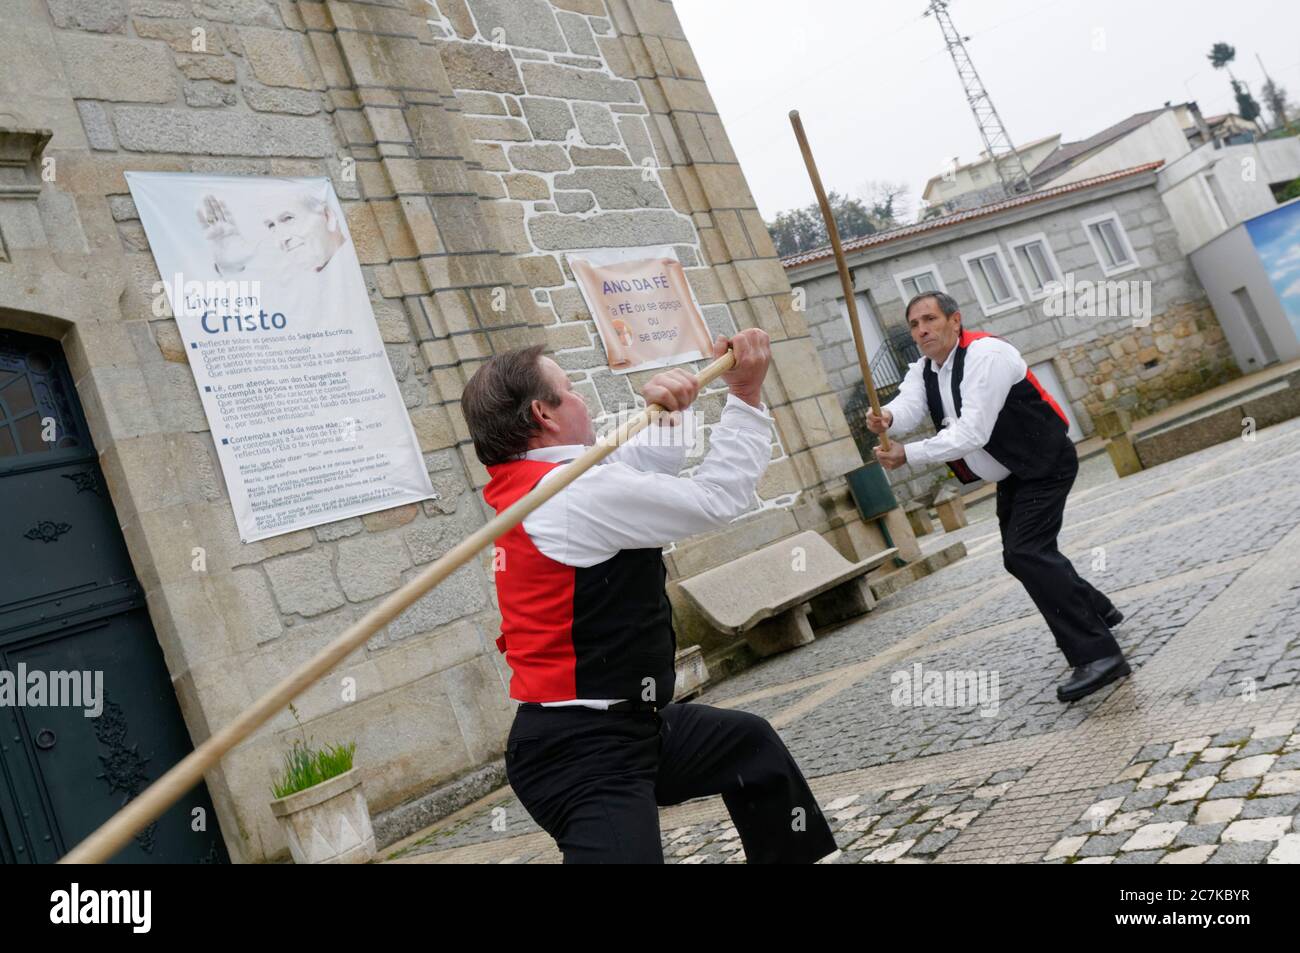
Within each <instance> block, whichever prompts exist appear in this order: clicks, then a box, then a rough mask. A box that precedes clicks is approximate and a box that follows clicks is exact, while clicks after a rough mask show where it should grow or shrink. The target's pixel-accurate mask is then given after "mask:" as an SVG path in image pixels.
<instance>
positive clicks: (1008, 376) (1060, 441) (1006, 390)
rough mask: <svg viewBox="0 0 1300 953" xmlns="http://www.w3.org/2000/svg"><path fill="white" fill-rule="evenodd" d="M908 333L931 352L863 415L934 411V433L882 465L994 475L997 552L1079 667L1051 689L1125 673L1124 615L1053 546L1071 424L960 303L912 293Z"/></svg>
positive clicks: (1083, 686)
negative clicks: (964, 319)
mask: <svg viewBox="0 0 1300 953" xmlns="http://www.w3.org/2000/svg"><path fill="white" fill-rule="evenodd" d="M906 318H907V324H908V327H909V328H910V329H911V332H912V340H913V341H915V342H916V346H917V347H918V348H919V349H920V351H921V353H922V354H923V355H924V358H923V359H922V360H920V361H917V362H915V363H914V364H912V366H911V367H909V368H908V371H907V374H906V376H905V377H904V378H903V381H902V384H901V385H900V387H899V393H898V397H896V398H895V399H894V400H892V401H890V403H889V404H888V405H887V406H885V407H884V408H882V409H881V412H880V414H879V415H877V414H875V413H868V414H867V426H868V427H869V428H870V429H871V430H872V431H874V432H875V433H884V432H885V431H886V430H887V429H889V428H890V427H895V426H896V427H898V428H899V429H900V430H901V431H902V432H904V433H906V432H908V431H910V430H912V429H913V428H914V427H916V426H917V425H918V424H919V423H920V422H921V421H922V420H923V419H924V418H925V417H926V415H927V414H928V415H929V417H930V419H931V421H932V422H933V423H934V427H935V429H936V430H937V431H938V434H937V435H936V436H934V437H931V438H929V439H928V440H921V441H918V442H915V443H910V444H907V445H903V444H901V443H897V442H895V443H894V444H892V445H891V446H890V448H889V449H888V450H882V449H881V448H880V447H876V450H875V452H876V457H877V459H879V460H880V463H881V466H883V467H885V469H887V470H893V469H897V468H898V467H901V466H902V465H903V464H904V463H910V464H912V465H914V466H916V465H921V466H924V465H925V464H927V463H937V462H939V461H944V462H946V463H947V464H948V466H950V467H951V468H952V471H953V473H955V474H956V475H957V479H958V480H960V481H961V482H962V483H974V482H976V481H977V480H979V479H981V478H982V479H985V480H994V481H996V482H997V485H998V506H997V513H998V526H999V528H1000V530H1001V532H1002V562H1003V565H1005V566H1006V569H1007V571H1008V572H1009V573H1011V574H1012V575H1013V576H1015V577H1016V578H1017V579H1019V580H1020V582H1021V584H1022V585H1023V586H1024V587H1025V589H1026V590H1027V591H1028V593H1029V596H1030V598H1032V599H1033V600H1034V604H1035V605H1036V606H1037V607H1038V611H1039V612H1041V613H1042V615H1043V618H1044V619H1045V620H1046V621H1047V626H1048V628H1049V629H1051V630H1052V635H1053V636H1054V637H1055V638H1056V644H1057V646H1058V647H1059V648H1060V649H1061V651H1062V653H1064V655H1065V658H1066V661H1067V662H1068V663H1069V664H1070V665H1071V666H1072V667H1073V669H1074V672H1073V674H1072V675H1071V676H1070V678H1069V679H1068V680H1067V681H1066V682H1065V683H1064V684H1062V685H1060V686H1059V687H1058V688H1057V690H1056V697H1057V698H1058V699H1060V700H1061V701H1063V702H1070V701H1074V700H1075V699H1079V698H1083V697H1084V696H1085V695H1090V694H1092V693H1093V692H1095V691H1096V690H1097V689H1099V688H1101V687H1102V686H1103V685H1106V684H1109V683H1110V682H1113V681H1114V680H1115V679H1117V678H1122V677H1123V676H1125V675H1128V674H1129V671H1130V669H1129V665H1128V662H1126V661H1125V660H1124V655H1123V653H1122V652H1121V651H1120V648H1119V644H1118V643H1117V642H1116V641H1115V638H1114V636H1112V635H1111V633H1110V630H1111V628H1113V627H1114V626H1117V625H1119V623H1120V622H1121V621H1123V618H1124V616H1123V614H1122V613H1121V612H1120V611H1119V610H1118V609H1116V608H1115V606H1114V605H1113V604H1112V603H1111V601H1110V600H1109V599H1107V598H1106V596H1104V595H1103V594H1102V593H1100V592H1098V591H1097V590H1096V589H1095V588H1094V587H1093V586H1092V585H1091V584H1090V583H1089V582H1088V581H1087V580H1085V579H1083V578H1082V577H1080V576H1079V574H1078V573H1077V572H1075V569H1074V566H1073V565H1072V564H1071V563H1070V560H1069V559H1067V558H1066V557H1065V556H1064V555H1063V554H1062V553H1061V551H1060V550H1059V549H1057V546H1056V537H1057V535H1058V534H1059V533H1060V531H1061V522H1062V519H1063V516H1064V513H1065V502H1066V498H1067V497H1068V496H1069V493H1070V487H1071V486H1072V485H1073V484H1074V478H1075V476H1076V475H1077V474H1078V472H1079V457H1078V454H1077V453H1076V452H1075V449H1074V444H1073V443H1072V442H1071V440H1070V437H1069V434H1068V432H1067V431H1068V429H1069V422H1068V420H1067V418H1066V416H1065V413H1064V412H1063V411H1062V410H1061V408H1060V406H1059V405H1058V404H1057V403H1056V401H1055V400H1053V399H1052V396H1051V394H1049V393H1048V392H1047V391H1046V390H1044V389H1043V387H1042V386H1041V385H1040V384H1039V383H1038V381H1037V380H1036V379H1035V377H1034V374H1033V372H1032V371H1030V370H1029V369H1028V367H1027V366H1026V364H1025V361H1024V359H1023V358H1022V357H1021V356H1020V352H1019V351H1017V350H1016V349H1015V348H1014V347H1012V346H1011V345H1010V344H1008V343H1007V342H1006V341H1003V340H1002V339H1001V338H997V337H994V336H993V335H991V334H985V333H981V332H975V331H966V330H964V329H963V328H962V326H961V312H960V311H959V310H957V302H956V301H955V300H953V299H952V298H951V297H950V296H949V295H946V294H944V293H942V292H933V291H932V292H925V293H922V294H919V295H917V296H916V297H914V298H913V299H912V300H911V301H909V302H908V303H907V311H906Z"/></svg>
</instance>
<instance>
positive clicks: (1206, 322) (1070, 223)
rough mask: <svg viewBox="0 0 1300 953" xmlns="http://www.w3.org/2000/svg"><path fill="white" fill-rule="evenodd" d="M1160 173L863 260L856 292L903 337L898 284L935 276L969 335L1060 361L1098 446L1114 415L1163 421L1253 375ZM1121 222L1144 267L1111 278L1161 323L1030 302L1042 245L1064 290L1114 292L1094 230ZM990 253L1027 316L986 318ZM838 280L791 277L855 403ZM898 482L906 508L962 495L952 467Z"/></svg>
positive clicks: (886, 246)
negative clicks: (1191, 252) (1108, 221)
mask: <svg viewBox="0 0 1300 953" xmlns="http://www.w3.org/2000/svg"><path fill="white" fill-rule="evenodd" d="M1154 175H1155V174H1154V173H1144V174H1140V175H1136V176H1133V177H1131V178H1128V179H1121V180H1118V181H1114V182H1110V183H1107V184H1103V185H1099V186H1095V187H1093V188H1089V189H1086V190H1081V191H1079V192H1074V193H1067V194H1065V195H1063V196H1060V197H1057V198H1055V199H1051V200H1048V201H1044V202H1042V203H1041V204H1034V205H1028V206H1024V207H1021V208H1019V209H1013V210H1008V211H1004V212H1000V213H994V214H990V215H987V216H983V217H980V218H976V219H974V220H971V221H964V222H959V223H956V224H953V225H950V226H947V227H944V228H940V229H936V230H935V231H932V232H925V233H921V234H919V235H916V236H913V237H910V238H904V239H900V240H897V241H893V242H887V243H882V244H881V245H878V246H875V247H868V248H867V249H864V250H862V251H859V252H854V253H851V254H850V255H849V266H850V270H851V272H852V274H853V276H854V281H855V287H856V290H857V292H858V293H862V292H864V291H865V292H867V293H868V294H869V295H870V299H871V303H872V305H873V307H874V310H875V313H876V315H877V317H878V319H879V323H880V324H881V326H882V329H883V330H885V331H886V332H889V331H893V330H898V331H901V330H902V329H903V328H904V327H905V324H904V317H903V307H904V305H905V303H906V302H905V301H904V300H903V298H902V295H901V294H900V291H899V287H898V283H897V282H896V281H895V278H894V276H895V275H896V274H899V273H902V272H906V271H909V270H911V269H915V268H920V267H924V266H927V265H933V266H935V267H937V269H938V271H939V276H940V279H941V280H942V282H943V284H944V286H945V287H946V290H947V291H948V293H949V294H951V295H952V296H953V297H955V298H956V299H957V303H958V305H959V307H960V308H961V311H962V317H963V324H964V326H965V327H967V328H970V329H972V330H978V331H988V332H991V333H993V334H997V335H1000V336H1002V337H1004V338H1006V339H1007V340H1008V341H1010V342H1011V343H1012V344H1014V345H1015V346H1016V347H1017V348H1019V350H1020V352H1021V353H1022V354H1023V355H1024V357H1025V360H1026V361H1027V362H1028V363H1029V364H1031V365H1033V364H1039V363H1042V362H1049V361H1050V362H1051V365H1052V367H1053V369H1054V370H1055V372H1056V376H1057V377H1058V379H1059V380H1060V382H1061V385H1062V387H1063V388H1064V389H1065V391H1066V395H1067V398H1068V400H1069V401H1070V403H1071V406H1072V409H1073V411H1074V414H1075V416H1076V418H1077V419H1078V421H1079V425H1080V428H1081V429H1082V430H1083V432H1084V434H1085V435H1090V434H1092V433H1093V424H1092V416H1093V414H1095V413H1098V412H1099V411H1102V410H1108V409H1117V408H1123V409H1126V410H1129V411H1130V412H1131V413H1133V415H1134V416H1135V417H1141V416H1144V415H1146V414H1150V413H1153V412H1155V411H1156V410H1159V409H1161V408H1162V407H1165V406H1168V405H1169V404H1170V403H1173V402H1175V401H1178V400H1182V399H1184V398H1186V397H1191V396H1193V395H1194V394H1197V393H1200V392H1201V391H1204V390H1207V389H1209V388H1210V387H1214V386H1216V385H1218V384H1221V383H1223V382H1224V381H1226V380H1229V379H1231V378H1232V377H1235V376H1237V375H1238V374H1239V373H1240V371H1239V369H1238V368H1237V366H1236V364H1235V362H1234V360H1233V358H1232V353H1231V350H1230V348H1229V347H1228V344H1227V341H1226V339H1225V337H1224V335H1223V331H1222V329H1221V328H1220V327H1219V323H1218V320H1217V318H1216V317H1215V315H1214V312H1213V309H1212V308H1211V307H1210V304H1209V301H1208V299H1207V298H1206V297H1205V291H1204V289H1203V288H1202V287H1201V285H1200V283H1199V281H1197V279H1196V275H1195V273H1194V272H1193V270H1192V268H1191V265H1190V263H1189V262H1188V261H1187V259H1186V258H1185V257H1184V256H1183V254H1182V253H1181V251H1180V250H1179V246H1178V238H1177V232H1176V230H1175V228H1174V223H1173V221H1172V220H1171V219H1170V217H1169V213H1168V211H1167V210H1166V208H1165V206H1164V204H1163V203H1162V202H1161V200H1160V197H1159V195H1158V194H1157V191H1156V188H1155V178H1154ZM1110 212H1114V213H1116V214H1117V215H1118V216H1119V219H1120V222H1121V224H1122V225H1123V228H1124V231H1125V233H1126V235H1127V237H1128V240H1129V242H1130V244H1131V245H1132V248H1133V252H1134V254H1135V256H1136V258H1137V262H1138V267H1137V268H1135V269H1133V270H1131V271H1127V272H1124V273H1122V274H1118V275H1115V276H1114V277H1113V279H1109V280H1113V281H1117V282H1124V283H1129V282H1138V283H1139V285H1140V286H1141V287H1142V288H1143V289H1144V291H1145V293H1147V294H1149V301H1150V312H1151V313H1150V322H1149V324H1144V323H1143V318H1142V317H1140V316H1135V315H1133V314H1131V313H1111V311H1113V310H1114V309H1113V307H1112V306H1111V305H1110V303H1109V302H1107V301H1105V300H1104V299H1105V298H1106V295H1105V294H1104V293H1102V294H1099V295H1098V296H1097V298H1096V301H1097V302H1099V305H1098V306H1096V307H1092V308H1090V307H1088V306H1087V304H1086V302H1085V301H1084V299H1083V298H1081V297H1078V295H1077V294H1076V298H1075V299H1074V300H1075V302H1076V304H1077V305H1078V307H1077V308H1067V307H1061V308H1053V307H1050V306H1049V304H1048V302H1047V301H1045V300H1043V299H1040V300H1037V301H1035V300H1031V298H1030V296H1029V295H1028V294H1027V293H1026V290H1025V287H1024V282H1023V280H1022V278H1021V276H1020V273H1019V272H1018V271H1016V270H1015V266H1014V264H1013V263H1012V258H1011V249H1010V247H1009V244H1008V243H1009V242H1012V241H1015V240H1016V239H1019V238H1024V237H1028V236H1030V235H1036V234H1040V233H1041V234H1043V235H1045V236H1046V238H1047V241H1048V243H1049V244H1050V246H1051V249H1052V252H1053V254H1054V255H1055V257H1056V260H1057V263H1058V264H1059V266H1060V269H1061V272H1062V276H1063V278H1064V279H1066V280H1070V281H1073V282H1075V283H1076V286H1077V287H1078V288H1084V287H1086V284H1079V283H1080V282H1084V283H1086V282H1102V281H1106V280H1108V279H1107V278H1106V276H1105V275H1104V274H1103V272H1102V269H1101V266H1100V264H1099V263H1098V260H1097V254H1096V252H1095V251H1094V249H1093V247H1092V245H1091V243H1090V242H1089V240H1088V236H1087V233H1086V232H1085V229H1084V226H1083V224H1082V223H1083V221H1084V220H1086V219H1090V218H1093V217H1095V216H1099V215H1104V214H1107V213H1110ZM990 246H998V247H999V248H1001V249H1002V251H1003V254H1004V257H1005V260H1006V262H1007V264H1008V267H1009V268H1010V269H1011V277H1012V280H1013V281H1014V282H1015V283H1016V285H1017V289H1018V292H1019V294H1020V296H1021V299H1022V304H1021V305H1020V306H1018V307H1015V308H1013V309H1010V310H1005V311H1000V312H999V313H997V314H995V315H992V316H987V315H985V314H984V313H983V310H982V308H981V305H980V303H979V300H978V297H977V295H976V293H975V289H974V288H973V287H972V285H971V280H970V278H969V276H968V275H967V273H966V270H965V268H964V267H963V265H962V261H961V256H962V255H964V254H969V253H970V252H973V251H975V250H977V249H983V248H987V247H990ZM833 269H834V264H833V262H832V263H829V264H827V263H824V262H819V263H816V264H815V265H804V266H800V267H798V268H795V269H792V270H791V271H790V275H791V279H792V281H793V282H794V283H795V285H796V286H797V287H799V288H801V289H803V291H804V293H805V295H806V298H807V309H808V310H807V318H808V326H809V330H810V332H811V333H812V336H813V339H814V340H815V341H816V342H817V351H818V354H819V355H820V356H821V358H822V362H823V363H824V364H825V366H826V373H827V376H828V378H829V379H830V381H831V384H832V386H833V387H834V388H835V391H836V394H837V395H838V396H839V399H840V401H841V404H842V405H847V404H848V402H849V398H850V397H851V395H852V394H853V391H854V390H855V388H860V387H861V382H862V374H861V371H860V370H859V368H858V360H857V353H856V351H855V350H854V346H853V340H852V336H851V332H850V330H849V327H848V324H847V322H846V321H845V320H844V317H843V312H842V301H843V292H842V291H841V289H840V282H839V278H838V276H837V275H836V274H835V272H834V270H833ZM1111 300H1114V299H1113V296H1112V299H1111ZM1062 312H1064V313H1062ZM933 432H934V430H933V427H932V426H931V425H930V424H929V423H928V422H926V423H924V424H922V425H921V427H920V428H918V429H917V431H916V432H915V433H914V434H910V435H909V434H900V435H899V436H901V437H904V438H909V439H923V438H924V437H926V436H930V435H932V434H933ZM890 478H891V481H892V482H893V485H894V490H895V494H896V495H897V496H898V497H899V498H900V499H903V500H913V499H924V498H928V497H932V496H933V494H934V493H935V492H936V491H937V490H938V489H939V488H940V487H941V486H942V485H943V484H944V483H945V482H948V481H950V480H952V481H953V482H954V483H955V480H954V478H952V477H951V474H950V472H949V471H948V468H947V467H945V466H929V467H925V468H912V467H908V466H904V467H902V468H900V469H899V470H896V471H894V472H893V473H891V474H890Z"/></svg>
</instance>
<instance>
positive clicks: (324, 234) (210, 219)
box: [198, 192, 345, 280]
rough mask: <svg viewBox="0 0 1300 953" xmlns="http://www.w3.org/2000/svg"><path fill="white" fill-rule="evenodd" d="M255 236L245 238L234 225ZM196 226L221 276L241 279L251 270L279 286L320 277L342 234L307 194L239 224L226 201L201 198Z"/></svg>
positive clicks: (327, 210) (286, 198) (328, 211)
mask: <svg viewBox="0 0 1300 953" xmlns="http://www.w3.org/2000/svg"><path fill="white" fill-rule="evenodd" d="M253 215H256V216H257V221H258V223H259V226H260V227H259V229H258V231H259V232H260V234H257V233H254V234H252V235H248V234H246V233H245V231H244V230H243V229H242V228H241V227H240V219H243V220H245V221H248V222H250V223H251V221H252V219H253ZM198 219H199V224H200V225H201V226H202V228H203V235H204V237H205V238H206V239H207V240H208V242H209V243H210V246H211V248H212V257H213V264H214V266H215V268H216V271H217V272H218V273H219V274H221V275H236V274H241V273H243V272H244V271H245V270H247V269H248V268H250V267H252V268H254V269H256V270H258V271H264V270H270V271H272V272H274V273H276V274H278V275H279V276H280V277H281V278H283V279H284V280H293V279H296V278H298V277H300V276H303V275H311V274H315V273H317V272H320V271H321V270H322V269H324V268H325V266H326V265H328V264H329V263H330V260H331V259H332V258H333V257H334V253H335V252H337V251H338V250H339V249H340V248H342V247H343V244H344V241H345V239H344V237H343V229H341V228H340V227H339V222H338V218H337V217H336V216H335V214H334V211H333V209H332V208H331V207H330V206H329V205H328V203H326V202H323V201H321V200H320V199H319V198H317V197H316V196H315V195H313V194H311V193H309V192H295V193H293V194H288V195H284V194H282V197H280V198H277V199H275V200H274V201H272V202H268V203H267V204H266V205H263V206H262V207H261V208H258V209H256V210H249V209H244V210H243V214H242V215H240V217H239V218H237V217H236V214H235V213H234V212H232V211H231V207H230V203H229V201H228V199H227V198H225V197H222V196H218V195H205V196H204V197H203V200H202V201H201V202H200V204H199V208H198Z"/></svg>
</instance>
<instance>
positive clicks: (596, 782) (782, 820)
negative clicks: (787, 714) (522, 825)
mask: <svg viewBox="0 0 1300 953" xmlns="http://www.w3.org/2000/svg"><path fill="white" fill-rule="evenodd" d="M506 775H507V777H508V778H509V779H510V786H511V787H512V788H514V791H515V794H516V795H517V796H518V797H519V800H520V802H521V803H522V804H523V806H524V808H525V809H526V810H527V811H528V813H529V815H531V816H532V818H533V820H535V821H536V822H537V823H538V824H539V825H540V826H541V827H542V829H543V830H545V831H546V832H547V833H548V834H550V835H551V836H552V837H554V838H555V841H556V843H557V844H558V845H559V848H560V851H561V852H562V853H563V854H564V862H565V863H566V864H577V863H589V864H592V863H595V864H599V863H641V864H661V863H663V859H664V858H663V847H662V843H661V840H660V835H659V810H658V809H659V807H660V806H661V805H664V806H666V805H670V804H679V803H681V802H682V801H687V800H690V799H691V798H697V797H704V796H707V795H711V794H721V795H722V799H723V801H724V802H725V803H726V805H727V810H728V811H730V812H731V819H732V820H733V821H734V822H735V824H736V830H737V832H738V833H739V835H740V841H741V844H742V845H743V847H744V849H745V858H746V860H747V861H748V862H749V863H758V864H763V863H768V864H772V863H812V862H814V861H816V860H819V859H821V858H822V857H825V856H826V855H827V854H830V853H832V852H833V851H834V850H835V849H836V845H835V838H834V836H833V835H832V834H831V830H830V826H829V825H828V824H827V823H826V819H825V817H823V816H822V812H821V808H820V807H818V805H817V801H816V799H815V798H814V797H813V794H812V791H810V790H809V788H808V783H807V781H805V780H804V777H803V774H802V772H800V770H799V766H798V765H797V764H796V763H795V761H794V758H792V757H791V756H790V752H789V751H787V750H786V747H785V744H784V743H783V742H782V741H781V739H780V737H778V736H777V733H776V731H775V730H774V729H773V728H772V726H771V725H769V724H768V723H767V721H766V720H764V719H762V718H760V717H758V716H757V715H751V714H749V713H748V712H743V711H731V710H728V709H722V708H711V707H709V706H708V705H692V704H672V705H668V706H666V707H665V708H663V709H662V710H661V711H659V712H658V713H655V712H612V711H598V710H595V709H591V708H578V707H571V708H570V707H566V708H543V709H537V708H530V707H521V708H520V709H519V710H518V711H517V712H516V713H515V721H514V725H513V726H512V727H511V729H510V737H509V739H508V741H507V742H506Z"/></svg>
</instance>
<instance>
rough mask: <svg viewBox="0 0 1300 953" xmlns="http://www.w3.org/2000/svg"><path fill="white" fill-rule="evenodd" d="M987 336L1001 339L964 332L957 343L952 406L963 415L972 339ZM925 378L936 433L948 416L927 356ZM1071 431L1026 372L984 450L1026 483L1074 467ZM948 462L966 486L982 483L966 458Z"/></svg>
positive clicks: (937, 380) (926, 396)
mask: <svg viewBox="0 0 1300 953" xmlns="http://www.w3.org/2000/svg"><path fill="white" fill-rule="evenodd" d="M987 337H997V335H994V334H988V333H987V332H984V331H966V330H963V331H962V332H961V338H960V339H958V341H957V348H956V354H955V355H954V356H953V365H952V406H953V410H954V411H955V412H956V414H957V416H959V417H960V416H961V379H962V374H963V372H964V370H965V367H966V348H968V347H969V346H970V343H971V342H972V341H978V340H979V339H980V338H987ZM922 375H923V377H924V379H925V400H926V404H927V405H928V406H929V408H930V419H931V420H932V421H934V429H935V430H942V429H943V418H944V413H943V399H942V398H941V397H940V395H939V375H938V374H937V373H936V372H935V371H934V369H933V367H932V366H931V361H930V359H929V358H928V357H927V358H926V359H925V366H924V368H923V369H922ZM1069 429H1070V423H1069V418H1067V417H1066V416H1065V411H1063V410H1061V408H1060V405H1059V404H1057V403H1056V401H1055V400H1053V399H1052V395H1051V394H1049V393H1048V392H1047V391H1046V390H1045V389H1044V388H1043V386H1042V385H1041V384H1039V383H1038V379H1037V378H1036V377H1034V372H1033V371H1030V370H1026V371H1025V376H1024V379H1023V380H1020V381H1017V382H1016V383H1015V385H1014V386H1012V388H1011V390H1010V392H1009V393H1008V394H1007V402H1006V403H1005V404H1003V405H1002V410H1001V411H1000V412H999V413H998V419H997V423H995V424H994V425H993V434H992V435H991V436H990V437H989V442H988V443H986V444H985V445H984V450H986V451H987V452H988V454H989V456H991V457H992V458H993V459H994V460H996V461H997V462H998V463H1000V464H1002V465H1003V466H1004V467H1006V468H1007V469H1008V470H1010V471H1011V473H1012V474H1013V475H1015V476H1018V477H1021V478H1022V479H1029V480H1032V479H1037V478H1040V477H1045V476H1047V475H1049V474H1052V473H1056V472H1059V471H1061V470H1063V469H1065V468H1067V467H1068V466H1069V461H1070V459H1071V457H1073V456H1074V454H1075V451H1074V443H1073V442H1072V441H1071V440H1070V436H1069ZM947 463H948V466H950V467H951V468H952V472H953V473H955V474H956V475H957V479H958V480H960V481H961V482H962V483H976V482H978V481H979V479H980V478H979V477H978V476H976V475H975V473H974V471H972V470H971V468H970V466H969V465H967V463H966V461H965V460H964V459H961V458H958V459H956V460H949V461H947Z"/></svg>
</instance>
